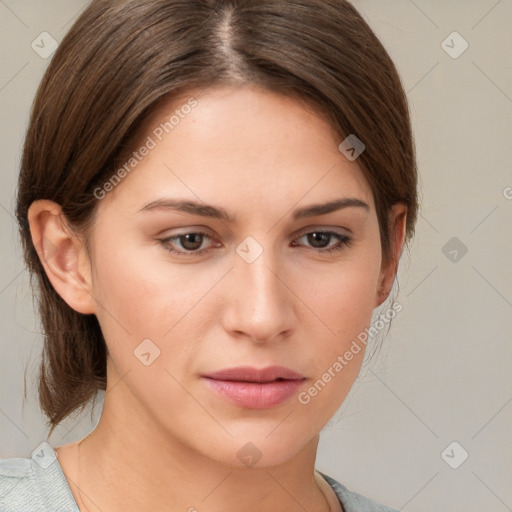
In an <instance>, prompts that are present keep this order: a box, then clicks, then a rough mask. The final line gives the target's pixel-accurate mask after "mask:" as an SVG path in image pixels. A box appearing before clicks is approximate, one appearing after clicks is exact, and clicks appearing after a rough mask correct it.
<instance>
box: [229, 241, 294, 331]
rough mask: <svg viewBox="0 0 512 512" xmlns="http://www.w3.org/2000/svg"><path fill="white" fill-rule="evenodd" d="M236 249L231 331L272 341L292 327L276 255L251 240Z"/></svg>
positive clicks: (268, 247) (287, 294)
mask: <svg viewBox="0 0 512 512" xmlns="http://www.w3.org/2000/svg"><path fill="white" fill-rule="evenodd" d="M248 238H249V240H247V239H246V240H245V241H244V242H242V243H241V244H240V245H239V246H238V247H237V255H236V260H235V269H234V270H235V272H234V276H233V277H234V279H235V280H236V285H235V294H236V296H235V297H233V299H234V300H233V301H232V307H233V306H234V308H235V310H234V311H232V314H233V315H234V316H233V317H232V321H233V324H232V325H231V328H232V329H234V330H236V331H242V332H244V333H245V334H247V335H249V336H250V337H252V338H254V339H258V340H266V339H270V338H273V337H275V336H277V335H279V334H280V333H282V332H283V331H286V330H288V329H289V328H290V327H291V323H290V321H291V309H293V308H292V305H291V303H290V294H289V292H288V291H287V289H286V286H285V285H284V284H283V282H282V281H281V279H283V278H282V277H281V276H280V275H279V274H280V270H279V269H280V268H282V267H281V265H280V262H279V261H278V255H276V254H275V252H274V251H273V250H272V248H271V247H270V246H267V247H265V249H264V248H263V246H262V244H259V243H258V242H256V241H255V240H254V239H250V237H248Z"/></svg>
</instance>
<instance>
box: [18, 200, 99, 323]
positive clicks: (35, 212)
mask: <svg viewBox="0 0 512 512" xmlns="http://www.w3.org/2000/svg"><path fill="white" fill-rule="evenodd" d="M28 222H29V225H30V233H31V236H32V242H33V243H34V246H35V248H36V250H37V253H38V255H39V259H40V261H41V264H42V265H43V267H44V270H45V272H46V275H47V276H48V279H49V280H50V282H51V284H52V286H53V287H54V288H55V291H56V292H57V293H58V294H59V295H60V296H61V297H62V299H63V300H64V301H65V302H66V303H67V304H68V305H69V306H70V307H71V308H73V309H74V310H75V311H77V312H79V313H83V314H94V313H95V311H96V310H95V301H94V298H93V295H92V286H91V284H92V283H91V271H90V262H89V258H88V255H87V252H86V250H85V247H84V246H83V244H82V243H81V242H80V240H79V238H78V237H77V236H75V235H74V234H73V231H72V230H71V229H70V227H69V226H68V224H67V223H66V220H65V216H64V214H63V213H62V209H61V207H60V206H59V205H58V204H57V203H55V202H53V201H49V200H46V199H43V200H38V201H34V202H33V203H32V204H31V205H30V208H29V210H28Z"/></svg>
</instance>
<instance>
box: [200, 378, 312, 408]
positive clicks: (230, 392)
mask: <svg viewBox="0 0 512 512" xmlns="http://www.w3.org/2000/svg"><path fill="white" fill-rule="evenodd" d="M204 380H206V381H207V384H208V385H209V386H210V387H211V388H212V389H213V390H214V391H216V392H217V393H219V394H220V395H222V396H224V397H225V398H227V399H228V400H230V401H231V402H233V403H234V404H236V405H238V406H240V407H245V408H247V409H270V408H271V407H276V406H277V405H279V404H281V403H283V402H284V401H285V400H287V399H288V398H290V397H291V396H293V395H295V394H296V393H297V391H298V389H299V388H300V387H301V386H302V384H303V383H304V380H303V379H300V380H282V381H274V382H267V383H258V382H237V381H228V380H216V379H209V378H205V379H204Z"/></svg>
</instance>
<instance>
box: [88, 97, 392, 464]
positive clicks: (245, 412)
mask: <svg viewBox="0 0 512 512" xmlns="http://www.w3.org/2000/svg"><path fill="white" fill-rule="evenodd" d="M192 96H193V99H191V97H192ZM186 105H188V107H187V106H186ZM176 111H177V112H176ZM173 115H174V117H173V118H171V116H173ZM166 123H167V124H166ZM341 142H342V140H340V138H339V137H337V136H336V134H335V133H333V131H332V129H331V128H330V126H329V125H328V124H327V123H326V122H325V121H324V120H322V119H321V118H320V117H318V116H317V115H314V114H312V113H311V111H309V110H307V109H306V108H305V107H304V106H303V105H302V104H301V103H299V102H298V101H297V100H294V99H290V98H287V97H284V96H280V95H277V94H275V93H271V92H268V91H261V90H258V89H255V88H250V87H241V88H228V87H223V88H216V89H210V90H209V91H207V92H203V93H200V92H198V93H196V94H188V95H183V96H182V97H181V98H179V99H175V100H174V101H173V103H172V105H171V104H167V105H166V106H164V107H161V108H160V109H159V110H158V112H156V114H154V115H153V116H152V118H151V119H149V120H148V122H147V123H146V125H145V133H144V134H143V136H142V137H141V138H140V141H139V143H138V144H137V145H136V147H135V151H136V152H137V154H136V155H132V158H133V160H130V161H127V162H126V163H127V165H126V166H125V168H124V169H125V172H122V171H121V172H120V173H118V177H123V176H124V177H123V179H122V180H121V182H120V183H118V181H119V180H116V179H115V178H114V179H113V180H112V183H116V184H115V185H112V186H111V187H109V186H108V185H107V187H106V188H107V189H109V188H112V190H110V191H108V193H106V194H103V192H101V191H97V195H98V196H99V197H102V195H104V196H105V197H104V198H103V199H101V200H100V201H99V209H98V217H97V222H96V224H95V226H94V230H93V233H92V238H91V242H92V253H91V254H92V257H91V295H92V296H93V297H94V301H93V302H91V304H92V306H91V307H92V308H93V309H94V312H95V314H96V316H97V318H98V320H99V323H100V325H101V328H102V330H103V333H104V336H105V339H106V341H107V345H108V350H109V353H110V359H109V378H112V376H115V375H117V376H116V377H115V379H116V380H119V378H122V382H123V387H122V389H123V390H125V391H123V393H124V398H123V400H124V404H125V406H127V407H128V404H129V409H130V410H126V411H125V414H126V420H127V421H129V422H130V423H131V424H132V425H134V429H136V428H137V425H139V426H140V425H142V424H143V423H144V422H146V423H144V424H151V425H152V427H156V430H155V431H157V430H158V431H159V432H160V433H163V434H164V435H165V436H167V437H168V436H171V438H173V439H176V440H177V441H179V443H180V444H181V445H182V446H186V447H188V448H192V449H193V450H194V451H196V452H199V453H201V454H203V455H206V456H207V457H209V458H212V459H215V460H218V461H223V462H224V463H228V464H232V465H235V466H236V465H237V466H241V465H242V464H247V459H244V457H245V456H246V455H248V456H252V457H253V460H256V459H257V458H259V457H261V459H260V461H259V462H258V464H259V465H260V466H265V465H273V464H278V463H281V462H284V461H285V460H287V459H289V458H291V457H292V456H293V455H295V454H296V453H298V452H299V450H300V449H301V448H303V447H304V446H305V445H306V444H307V443H308V442H310V441H311V440H312V439H313V438H314V437H316V435H317V434H318V433H319V431H320V430H321V428H322V427H323V426H324V425H325V424H326V423H327V421H328V420H329V419H330V417H331V416H332V415H333V414H334V413H335V411H336V410H337V409H338V407H339V406H340V404H341V403H342V401H343V400H344V398H345V396H346V395H347V393H348V391H349V389H350V387H351V386H352V384H353V382H354V379H355V378H356V375H357V373H358V370H359V367H360V364H361V360H362V357H363V350H360V351H359V352H357V353H354V352H356V351H355V350H352V356H353V357H352V358H351V360H347V359H346V358H344V359H343V360H344V361H345V363H344V364H342V369H341V370H340V369H339V365H336V364H335V363H336V362H337V361H338V363H340V359H339V357H341V358H343V356H344V354H345V353H346V352H347V351H350V347H351V345H352V344H353V341H354V340H356V339H357V336H358V334H360V333H361V332H363V331H364V330H365V328H367V327H368V326H369V324H370V321H371V314H372V310H373V309H374V307H376V306H377V305H378V304H379V303H380V301H379V300H378V299H379V295H378V291H379V289H380V288H379V285H380V278H381V277H382V276H383V269H382V268H381V264H382V261H381V248H380V247H381V246H380V237H379V227H378V220H377V216H376V211H375V205H374V202H373V197H372V193H371V190H370V187H369V185H368V183H367V181H366V180H365V178H364V176H363V173H362V172H361V170H360V169H359V167H358V165H357V160H356V161H352V162H351V161H349V160H348V159H346V158H345V156H344V155H343V154H342V153H341V152H340V151H339V149H338V145H339V144H340V143H341ZM143 147H145V148H146V149H141V148H143ZM127 169H129V171H128V170H127ZM102 190H105V189H102ZM349 198H350V201H348V202H346V204H345V206H343V203H340V205H341V206H342V207H339V208H329V209H324V208H322V207H323V205H326V204H329V203H332V202H334V201H340V200H341V201H346V200H347V199H349ZM171 203H172V204H174V205H181V208H177V207H173V206H172V205H171ZM365 205H367V206H365ZM313 206H315V208H312V207H313ZM220 212H221V213H220ZM322 233H323V234H322ZM187 235H188V236H187ZM91 300H92V299H91ZM340 364H341V363H340ZM273 365H279V366H282V367H286V368H288V369H289V370H291V371H293V372H295V373H296V374H298V375H297V376H300V377H301V379H298V380H295V382H293V381H292V380H284V381H281V382H279V383H276V382H275V381H274V383H273V384H272V383H270V384H269V383H267V384H254V383H252V384H247V383H246V384H241V383H233V382H231V384H229V383H227V382H225V379H226V378H227V377H225V376H224V378H219V380H215V379H211V378H207V377H206V376H207V375H210V376H211V375H212V374H213V373H214V372H219V371H220V370H225V369H231V368H236V367H253V368H254V369H264V368H266V367H269V366H273ZM326 372H327V373H330V376H331V378H330V379H328V377H325V374H326ZM279 375H281V373H280V372H277V373H276V374H274V375H273V376H267V377H268V379H270V380H271V379H272V378H274V379H275V378H276V377H278V376H279ZM282 376H283V377H287V375H284V374H283V375H282ZM297 376H296V377H297ZM288 377H289V375H288ZM231 378H235V379H244V378H245V379H246V380H252V379H254V376H251V375H248V374H245V376H243V375H242V376H240V375H239V376H236V375H235V376H231ZM268 379H267V380H268ZM319 380H320V381H322V383H321V384H318V382H317V381H319ZM315 382H317V387H316V393H315V391H314V390H313V391H312V392H310V391H308V390H310V389H311V388H312V387H314V385H315ZM113 384H114V383H113V382H112V381H110V383H109V385H111V386H112V385H113ZM119 393H121V389H120V390H119V391H118V394H119ZM224 393H226V394H224ZM107 396H108V393H107ZM148 419H149V421H148ZM248 443H251V444H248ZM244 461H245V462H244Z"/></svg>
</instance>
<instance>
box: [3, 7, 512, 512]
mask: <svg viewBox="0 0 512 512" xmlns="http://www.w3.org/2000/svg"><path fill="white" fill-rule="evenodd" d="M86 4H87V2H85V1H83V0H46V1H44V2H41V1H35V0H22V1H19V0H16V1H15V0H0V47H1V49H2V64H1V69H0V107H1V112H2V126H1V136H0V143H1V144H2V147H1V150H2V151H1V154H2V155H3V158H2V171H1V173H0V180H1V186H0V236H1V240H2V252H1V263H2V264H1V266H0V311H1V315H2V335H1V337H0V346H1V349H0V353H1V358H0V389H1V395H0V431H1V437H0V457H2V458H5V457H13V456H29V455H30V453H31V451H32V450H33V449H34V448H35V447H36V446H37V445H38V444H39V443H40V442H41V441H42V440H43V439H45V437H46V428H45V423H44V418H43V417H42V415H41V413H40V412H39V409H38V406H37V395H36V387H35V379H34V375H35V373H36V369H37V365H38V357H39V353H40V349H41V335H40V334H39V332H38V331H39V327H38V322H37V319H36V318H35V316H34V312H33V304H32V295H31V289H30V286H29V279H28V273H27V271H26V270H25V269H24V267H23V263H22V259H21V250H20V246H19V242H18V238H17V228H16V225H15V221H14V217H13V209H14V194H15V186H16V179H17V172H18V167H19V158H20V150H21V144H22V140H23V135H24V131H25V128H26V125H27V119H28V113H29V109H30V105H31V102H32V99H33V96H34V94H35V91H36V87H37V85H38V83H39V81H40V79H41V76H42V74H43V71H44V69H45V67H46V66H47V64H48V59H45V58H43V57H41V56H40V55H39V54H38V53H36V51H34V50H33V49H32V47H31V43H32V41H36V43H37V42H38V41H39V45H40V46H42V43H41V42H40V40H41V37H47V36H40V34H41V33H42V32H45V31H46V32H48V33H49V34H51V36H52V37H53V38H54V39H55V40H56V41H60V40H61V39H62V37H63V35H64V34H65V32H66V31H67V30H68V29H69V27H70V26H71V23H72V22H73V21H74V19H76V16H77V15H78V13H79V12H80V11H81V10H82V9H83V8H84V6H85V5H86ZM354 4H355V5H356V6H357V7H358V8H359V10H360V11H361V12H362V14H363V15H364V16H365V18H366V19H367V21H368V22H369V23H370V25H371V26H372V28H373V29H374V30H375V31H376V33H377V34H378V36H379V37H380V38H381V39H382V41H383V43H384V44H385V46H386V47H387V49H388V50H389V52H390V54H391V56H392V57H393V59H394V60H395V62H396V63H397V66H398V68H399V71H400V73H401V76H402V78H403V82H404V86H405V89H406V90H407V93H408V98H409V101H410V104H411V109H412V116H413V123H414V130H415V136H416V144H417V151H418V162H419V169H420V174H421V182H420V194H421V200H422V211H421V216H420V218H419V221H418V226H417V235H416V238H415V240H414V242H413V244H412V245H411V249H410V254H404V257H403V260H402V262H401V265H400V271H399V283H400V291H399V294H398V300H399V302H400V303H401V304H402V305H403V311H402V312H401V313H399V314H398V316H397V317H396V318H395V319H394V320H393V325H392V328H391V330H390V332H389V334H388V335H387V337H386V340H385V342H384V345H383V348H382V349H381V351H380V352H379V354H378V355H376V356H375V357H374V358H372V360H371V361H370V363H371V364H365V365H364V368H363V370H362V373H361V375H360V378H359V380H358V382H357V383H356V385H355V387H354V388H353V390H352V391H351V393H350V395H349V397H348V398H347V400H346V401H345V403H344V404H343V406H342V408H341V409H340V411H339V412H338V413H337V414H336V415H335V417H334V418H333V419H332V420H331V421H330V422H329V424H328V425H327V426H326V428H325V429H324V432H323V434H322V438H321V443H320V449H319V455H318V461H317V468H318V469H320V470H322V471H324V472H326V473H327V474H330V475H332V476H333V477H334V478H336V479H338V480H340V481H342V482H343V483H344V484H345V485H347V486H348V487H349V488H351V489H353V490H355V491H358V492H361V493H363V494H365V495H369V496H372V497H373V498H374V499H377V500H378V501H382V502H384V503H387V504H389V505H391V506H394V507H396V508H397V509H399V510H404V511H411V512H412V511H416V512H420V511H431V510H434V509H435V510H443V511H459V512H460V511H462V510H464V511H465V512H473V511H475V512H476V511H481V510H485V511H493V512H505V511H507V510H508V511H512V485H510V483H511V482H512V456H511V455H512V443H511V436H510V433H511V432H512V403H511V402H512V386H511V383H512V376H511V371H510V363H511V355H512V343H511V334H510V333H511V331H512V315H511V313H512V271H511V265H510V263H511V254H512V251H511V249H512V241H511V233H512V230H511V220H512V173H511V162H512V35H511V34H512V32H511V30H510V26H511V25H512V1H511V0H501V1H496V0H472V1H471V0H464V1H462V0H461V1H454V0H452V1H440V0H415V1H412V0H394V1H383V0H356V1H354ZM454 31H457V32H458V33H459V34H460V35H461V36H462V38H463V39H464V40H465V41H467V43H468V44H469V46H468V48H467V50H466V51H464V52H463V53H462V54H460V55H458V53H459V52H460V51H461V49H463V44H464V42H463V40H462V39H459V38H458V36H455V37H453V36H450V37H449V38H448V39H447V40H446V43H444V45H442V42H443V41H444V40H445V39H446V38H447V36H449V35H450V34H451V33H452V32H454ZM48 41H49V40H48V39H46V44H45V48H48V47H49V46H48ZM450 47H451V48H450ZM445 50H446V51H445ZM447 51H448V52H451V54H452V56H450V55H449V53H447ZM454 56H456V57H457V58H453V57H454ZM453 237H456V239H455V240H452V242H451V245H448V246H446V244H447V243H448V242H449V240H450V239H452V238H453ZM462 244H463V245H464V246H465V247H466V248H467V253H465V254H463V246H462ZM453 251H455V252H453ZM25 370H26V376H27V384H28V398H27V400H25V401H24V400H23V385H24V375H25ZM100 408H101V407H97V408H96V411H92V416H91V414H88V412H87V414H85V415H82V416H79V417H78V418H75V419H72V420H70V421H67V422H66V423H64V424H63V425H62V426H61V427H59V428H58V429H57V430H56V432H55V434H54V435H53V436H52V437H51V438H50V441H51V442H52V444H54V445H59V444H65V443H68V442H71V441H74V440H76V439H79V438H81V437H82V436H84V435H85V434H86V433H87V432H89V430H90V429H91V428H92V426H93V425H94V423H95V421H97V418H98V414H99V412H100ZM454 441H456V442H457V443H458V445H456V446H455V447H453V446H452V447H450V448H449V449H448V450H446V451H445V449H446V448H447V447H448V446H449V445H450V444H451V443H452V442H454ZM463 450H465V451H466V452H467V453H468V454H469V456H468V458H467V460H465V461H464V462H463V463H462V464H460V463H461V461H462V458H463V457H462V456H463V454H464V451H463ZM443 453H444V458H443V456H442V454H443ZM447 461H448V462H450V464H451V465H452V466H457V465H458V464H460V465H459V466H458V467H457V468H456V469H453V468H452V467H450V466H449V465H448V463H447Z"/></svg>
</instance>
